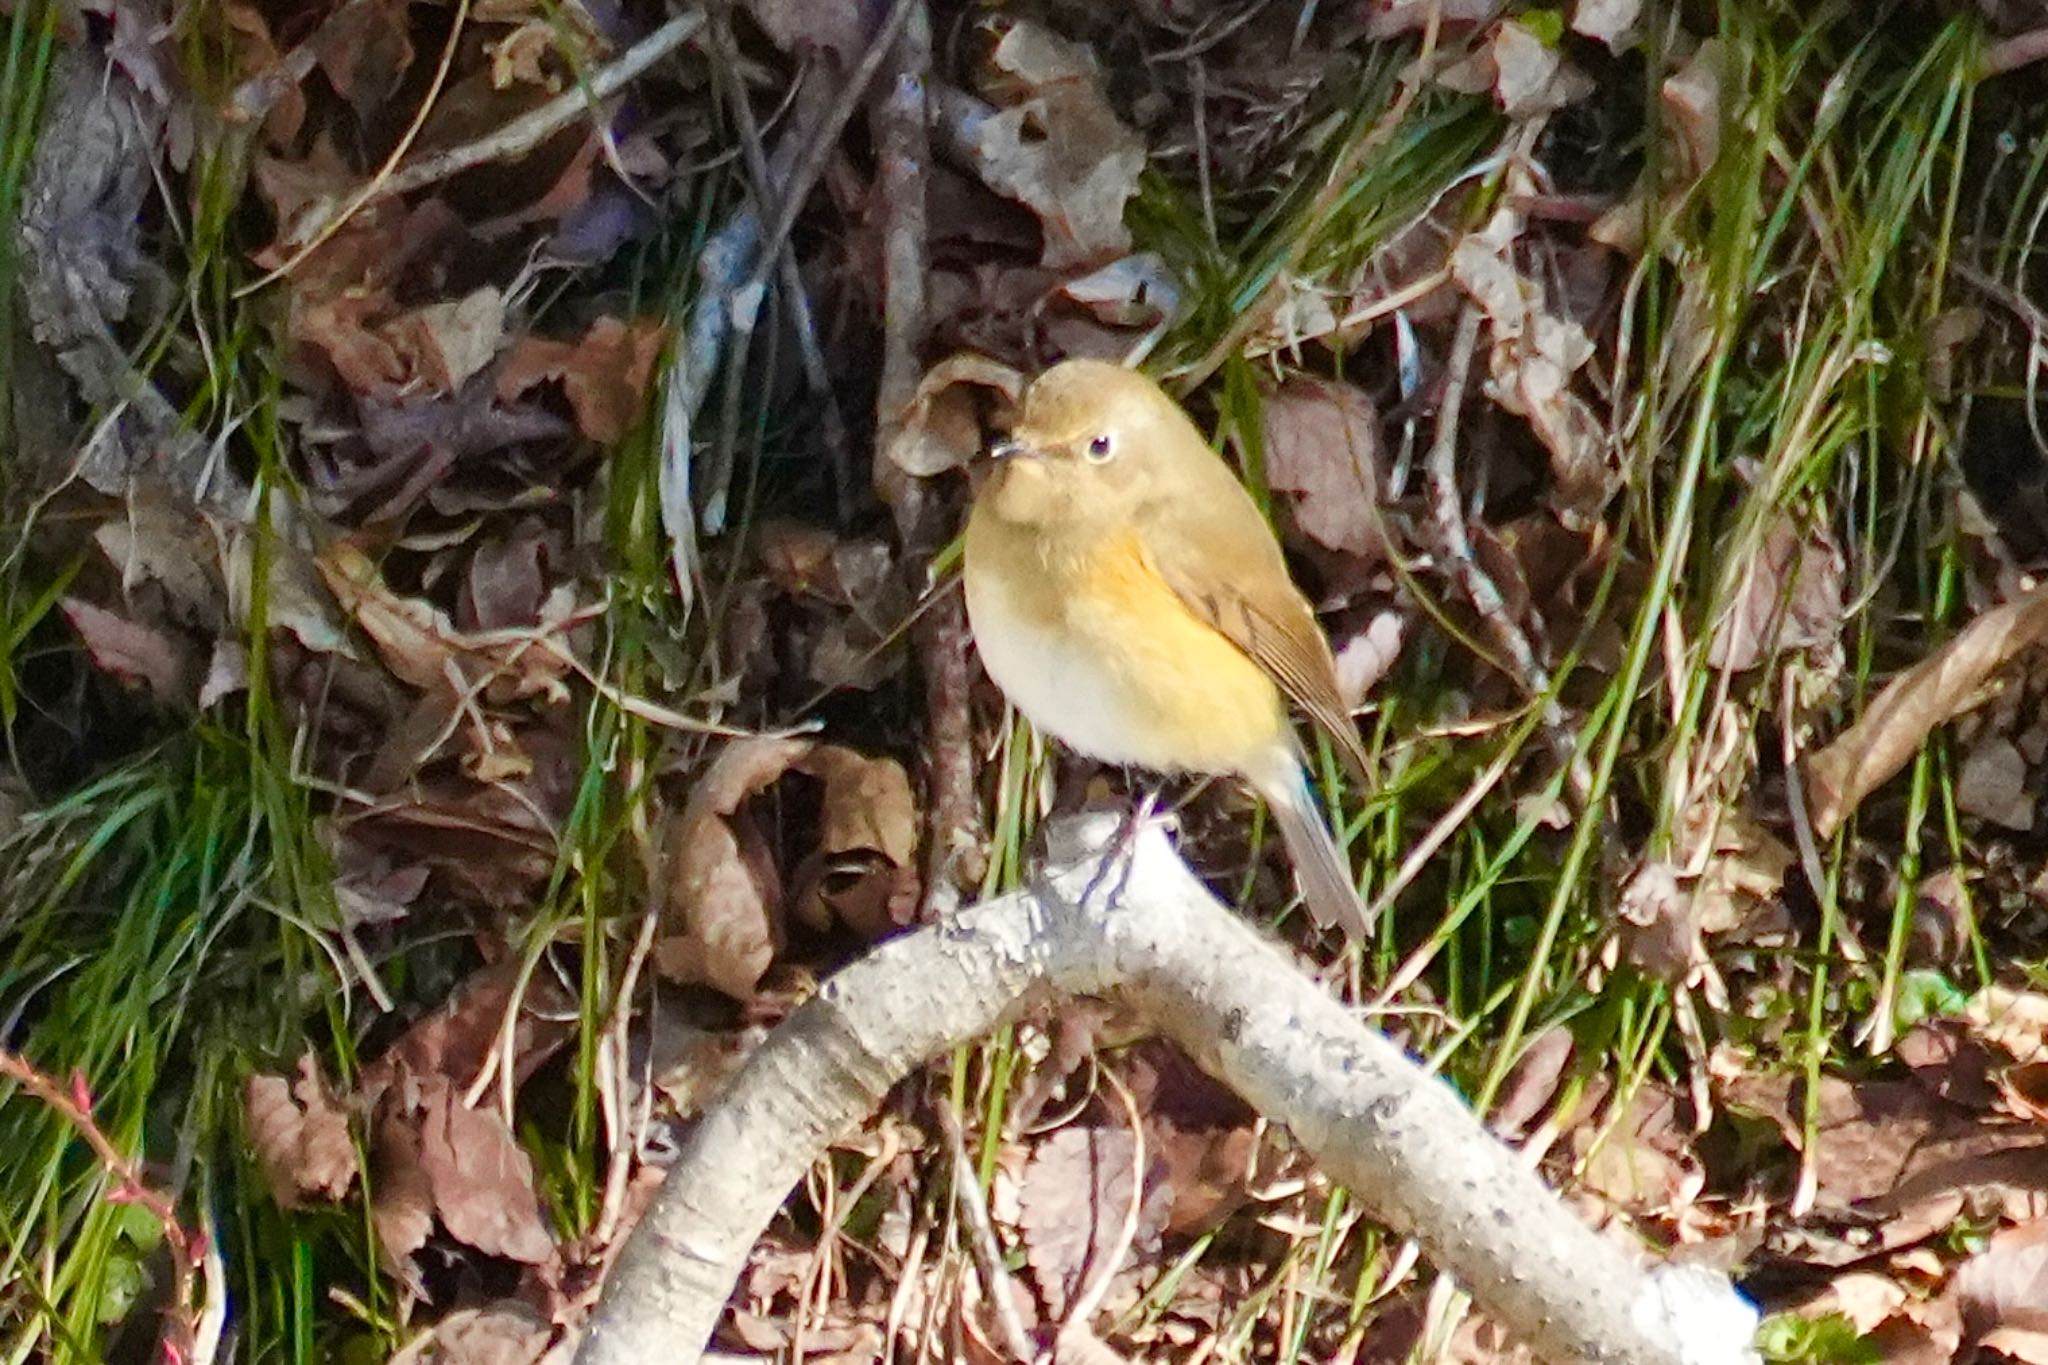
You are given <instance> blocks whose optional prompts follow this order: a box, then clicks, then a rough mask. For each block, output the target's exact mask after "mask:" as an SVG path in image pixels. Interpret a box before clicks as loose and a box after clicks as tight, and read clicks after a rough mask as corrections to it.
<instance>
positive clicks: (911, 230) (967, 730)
mask: <svg viewBox="0 0 2048 1365" xmlns="http://www.w3.org/2000/svg"><path fill="white" fill-rule="evenodd" d="M931 61H932V38H931V18H930V15H929V13H928V12H927V10H926V9H925V6H924V5H923V4H922V3H919V4H916V5H914V6H913V7H912V13H911V14H910V16H909V17H908V18H907V20H906V21H905V22H904V24H903V32H902V36H901V37H900V38H898V39H897V41H896V50H895V53H894V59H893V61H892V64H891V66H890V69H889V79H888V82H887V85H886V86H885V88H884V89H883V90H882V92H881V93H880V95H879V97H878V98H877V99H876V101H875V103H874V106H873V108H872V110H871V112H870V115H869V123H870V127H871V128H872V129H873V132H874V139H875V145H876V147H877V149H878V151H879V158H878V159H879V162H880V165H879V169H878V171H877V180H878V184H877V191H878V198H879V199H880V202H881V203H882V205H883V212H884V214H886V215H887V216H886V219H885V221H884V223H883V228H882V240H883V248H882V376H881V382H880V384H879V385H878V386H877V392H876V396H875V453H874V468H873V473H872V477H873V481H874V487H875V492H876V493H877V494H878V495H879V496H880V497H881V499H882V501H883V502H884V503H886V504H887V505H888V507H889V510H890V512H891V513H892V514H893V516H894V518H895V522H896V532H897V537H898V539H899V540H900V542H901V543H902V546H903V553H904V559H905V561H906V562H907V563H908V564H910V565H911V566H913V568H920V567H921V566H922V565H923V564H924V563H925V561H926V560H927V559H928V558H929V557H930V556H931V555H932V554H934V553H936V551H937V550H938V548H939V545H940V543H941V542H942V541H943V540H944V539H945V538H946V536H947V535H949V534H950V533H951V529H952V527H951V523H950V518H948V517H947V515H946V513H945V511H944V509H943V508H942V507H941V506H940V505H939V502H938V500H937V499H936V497H935V496H934V492H933V489H932V488H931V487H929V486H928V485H927V484H926V483H924V482H923V481H921V480H919V479H916V478H914V477H912V476H911V475H910V474H908V473H906V472H905V471H904V470H902V469H900V468H898V467H897V466H896V464H895V463H894V462H893V461H891V460H890V459H889V456H888V453H887V452H888V451H889V449H890V447H891V446H892V445H893V444H894V443H895V438H896V436H897V434H898V433H899V432H900V431H901V429H902V423H903V416H904V414H905V413H906V412H908V411H909V409H910V405H911V401H912V399H913V397H914V396H915V394H916V392H917V384H918V380H919V378H920V377H921V375H922V373H923V368H924V367H923V363H922V362H923V357H922V348H923V345H924V339H925V333H926V330H927V323H928V316H927V315H928V311H929V301H928V299H927V297H926V293H925V290H926V280H927V278H928V276H929V264H930V263H929V260H928V256H929V242H928V240H927V237H928V233H929V224H928V221H927V218H926V202H925V194H926V187H927V183H928V168H929V166H930V164H931V122H930V117H931V113H930V93H929V92H930V82H931ZM927 595H928V596H930V595H929V594H927ZM931 606H932V609H931V610H930V612H929V613H922V614H920V615H919V616H918V618H917V620H916V624H915V625H913V627H912V629H911V640H912V643H913V645H914V647H915V648H916V651H917V657H918V664H919V667H920V669H921V671H922V672H923V675H924V685H925V737H926V746H925V749H926V753H927V755H928V759H927V762H928V767H927V768H926V787H925V866H924V904H923V906H922V907H921V918H923V919H924V920H926V921H930V920H931V919H934V918H936V917H937V916H939V915H941V914H943V913H945V912H946V911H947V910H949V909H951V908H952V907H953V906H954V905H955V904H957V903H958V897H959V893H960V892H961V890H962V889H964V888H965V887H966V886H968V885H972V884H974V883H977V882H979V881H980V873H981V869H980V868H979V867H978V866H976V864H977V863H978V861H979V852H980V848H981V801H980V796H979V794H978V792H977V790H976V787H975V763H974V720H973V716H972V713H971V712H970V710H969V701H970V695H971V692H972V688H973V678H974V675H973V670H972V667H971V665H970V664H969V662H968V634H967V618H966V613H965V609H964V607H963V605H962V603H961V600H960V598H959V596H958V594H948V595H946V596H944V597H936V596H931Z"/></svg>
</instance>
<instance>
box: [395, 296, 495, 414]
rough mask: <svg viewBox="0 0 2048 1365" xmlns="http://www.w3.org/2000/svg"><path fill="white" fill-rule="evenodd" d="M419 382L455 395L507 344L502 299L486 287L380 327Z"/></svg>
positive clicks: (399, 317)
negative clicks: (456, 391)
mask: <svg viewBox="0 0 2048 1365" xmlns="http://www.w3.org/2000/svg"><path fill="white" fill-rule="evenodd" d="M384 331H385V334H386V335H387V336H388V337H389V338H390V340H391V345H392V348H393V349H394V350H395V351H397V352H398V353H399V354H400V355H402V356H404V357H405V358H406V359H407V360H408V361H409V364H410V369H411V371H412V373H413V374H414V375H415V376H416V377H417V379H418V380H419V384H420V385H421V386H424V388H425V389H426V390H428V391H430V392H435V393H453V392H454V391H455V390H457V389H459V388H461V387H462V385H463V382H464V381H465V380H467V379H468V378H469V377H470V376H471V375H474V374H477V373H479V372H480V371H482V369H483V368H484V366H486V365H488V364H490V363H491V360H492V358H493V357H494V356H496V355H497V353H498V348H499V346H501V345H503V344H504V340H505V296H504V295H503V294H500V293H499V292H498V291H497V290H496V289H494V288H492V287H490V286H488V285H487V286H485V287H484V288H482V289H478V290H476V291H475V292H473V293H471V294H468V295H466V296H464V297H463V298H460V299H448V300H444V301H442V302H440V303H430V304H428V305H427V306H426V307H424V308H415V309H414V310H412V311H411V312H410V313H404V314H401V315H399V316H398V317H397V318H394V319H393V320H392V321H391V322H390V323H389V324H388V325H387V326H386V327H385V329H384Z"/></svg>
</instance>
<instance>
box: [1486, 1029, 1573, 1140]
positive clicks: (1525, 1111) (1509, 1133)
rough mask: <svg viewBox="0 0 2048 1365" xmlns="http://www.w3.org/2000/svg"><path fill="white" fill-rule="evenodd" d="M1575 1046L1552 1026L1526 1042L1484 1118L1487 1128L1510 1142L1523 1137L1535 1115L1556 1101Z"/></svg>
mask: <svg viewBox="0 0 2048 1365" xmlns="http://www.w3.org/2000/svg"><path fill="white" fill-rule="evenodd" d="M1576 1046H1577V1042H1576V1040H1575V1039H1574V1038H1573V1037H1572V1031H1571V1030H1570V1029H1569V1028H1566V1027H1565V1026H1564V1025H1563V1024H1552V1025H1551V1026H1550V1027H1549V1028H1546V1029H1544V1030H1543V1031H1542V1032H1541V1033H1539V1034H1537V1035H1536V1036H1535V1037H1534V1038H1532V1039H1530V1040H1529V1044H1528V1046H1527V1047H1526V1048H1524V1049H1523V1051H1522V1055H1521V1056H1520V1057H1518V1058H1516V1059H1515V1065H1514V1069H1513V1070H1511V1071H1509V1072H1508V1080H1507V1084H1506V1085H1505V1086H1503V1087H1502V1088H1501V1094H1500V1099H1499V1100H1498V1101H1496V1102H1495V1104H1494V1106H1493V1111H1492V1113H1490V1114H1489V1115H1488V1116H1487V1120H1486V1123H1487V1126H1488V1127H1489V1128H1491V1129H1493V1131H1494V1132H1496V1133H1499V1134H1501V1135H1502V1136H1503V1137H1505V1138H1508V1139H1509V1140H1510V1141H1513V1140H1514V1139H1516V1138H1519V1137H1521V1136H1522V1135H1523V1134H1524V1133H1526V1132H1527V1131H1528V1128H1529V1125H1530V1124H1531V1123H1533V1122H1535V1120H1536V1117H1537V1115H1539V1114H1541V1113H1542V1112H1543V1111H1544V1110H1545V1109H1547V1108H1549V1107H1550V1102H1551V1100H1553V1099H1555V1098H1556V1097H1557V1088H1558V1085H1559V1083H1560V1082H1562V1081H1563V1080H1564V1074H1565V1068H1566V1067H1567V1066H1569V1065H1570V1064H1571V1060H1572V1054H1573V1051H1574V1050H1575V1048H1576Z"/></svg>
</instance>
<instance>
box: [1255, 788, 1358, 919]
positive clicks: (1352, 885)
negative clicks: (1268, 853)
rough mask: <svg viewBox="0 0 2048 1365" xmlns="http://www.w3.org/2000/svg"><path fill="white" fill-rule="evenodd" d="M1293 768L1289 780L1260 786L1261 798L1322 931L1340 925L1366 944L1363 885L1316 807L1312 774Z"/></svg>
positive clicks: (1311, 913)
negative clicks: (1360, 893) (1359, 892)
mask: <svg viewBox="0 0 2048 1365" xmlns="http://www.w3.org/2000/svg"><path fill="white" fill-rule="evenodd" d="M1290 766H1291V769H1292V771H1290V772H1289V773H1288V774H1287V777H1286V779H1285V780H1284V781H1277V782H1272V783H1264V782H1262V783H1260V784H1259V787H1260V791H1259V794H1260V795H1261V796H1263V797H1265V798H1266V804H1267V805H1268V806H1269V807H1270V808H1271V809H1272V811H1273V823H1275V824H1277V825H1278V826H1280V837H1281V839H1282V840H1283V841H1284V842H1285V843H1286V845H1287V855H1288V857H1289V858H1291V859H1293V861H1294V877H1295V880H1296V881H1297V882H1299V883H1300V884H1301V898H1302V900H1303V902H1304V903H1305V904H1306V905H1307V906H1308V912H1309V915H1310V916H1311V917H1312V918H1313V919H1314V920H1315V922H1316V923H1317V924H1318V925H1320V926H1321V927H1322V928H1325V929H1327V928H1329V927H1330V926H1331V925H1332V924H1341V925H1343V926H1344V932H1345V934H1346V935H1347V936H1349V937H1350V938H1351V939H1352V941H1353V942H1358V943H1362V942H1364V941H1365V940H1366V939H1369V938H1371V937H1372V926H1371V925H1370V924H1369V923H1367V922H1366V918H1365V902H1364V901H1363V900H1361V899H1360V898H1359V895H1358V882H1357V881H1356V880H1355V879H1354V878H1353V877H1352V874H1351V865H1350V864H1349V863H1348V862H1346V861H1345V858H1344V851H1343V850H1342V849H1340V848H1338V847H1337V840H1336V837H1335V836H1334V835H1332V834H1331V833H1330V826H1329V823H1328V822H1327V821H1326V820H1324V819H1323V812H1322V810H1321V808H1319V807H1318V806H1317V805H1316V798H1315V793H1314V792H1313V791H1311V790H1310V789H1309V783H1308V771H1307V770H1306V769H1305V768H1303V767H1302V766H1301V764H1300V763H1299V762H1298V761H1297V762H1294V763H1293V764H1291V765H1290Z"/></svg>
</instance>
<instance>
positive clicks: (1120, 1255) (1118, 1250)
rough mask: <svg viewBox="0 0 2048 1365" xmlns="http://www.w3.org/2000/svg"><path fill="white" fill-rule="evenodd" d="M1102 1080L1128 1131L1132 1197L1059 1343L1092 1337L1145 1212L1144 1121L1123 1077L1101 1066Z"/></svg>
mask: <svg viewBox="0 0 2048 1365" xmlns="http://www.w3.org/2000/svg"><path fill="white" fill-rule="evenodd" d="M1102 1079H1104V1080H1105V1081H1108V1082H1109V1088H1110V1089H1111V1090H1113V1091H1115V1092H1116V1097H1117V1099H1118V1100H1120V1101H1121V1102H1122V1103H1123V1107H1124V1122H1125V1123H1126V1124H1128V1125H1129V1127H1130V1131H1131V1197H1130V1200H1129V1202H1128V1203H1127V1204H1126V1205H1125V1207H1124V1220H1123V1222H1122V1224H1121V1225H1119V1226H1118V1228H1117V1233H1116V1240H1115V1241H1113V1242H1111V1243H1110V1244H1109V1245H1108V1246H1106V1247H1104V1248H1103V1255H1102V1262H1101V1264H1099V1265H1098V1266H1096V1267H1095V1273H1094V1275H1093V1276H1091V1277H1090V1278H1089V1281H1088V1283H1087V1284H1086V1285H1085V1286H1083V1287H1082V1290H1081V1292H1080V1293H1079V1294H1077V1295H1075V1296H1074V1302H1073V1306H1072V1307H1070V1308H1068V1309H1067V1320H1066V1321H1065V1322H1064V1323H1063V1324H1061V1326H1060V1341H1061V1343H1062V1344H1064V1343H1065V1342H1066V1341H1067V1339H1068V1338H1069V1337H1070V1336H1075V1335H1086V1336H1090V1337H1092V1336H1094V1335H1095V1332H1094V1329H1093V1328H1091V1327H1090V1326H1089V1325H1088V1324H1089V1323H1090V1322H1091V1321H1093V1319H1094V1317H1095V1313H1096V1310H1097V1309H1099V1308H1101V1307H1102V1301H1103V1299H1105V1298H1107V1297H1108V1295H1109V1286H1110V1283H1111V1281H1113V1280H1115V1279H1116V1273H1117V1271H1119V1270H1121V1269H1122V1268H1123V1264H1124V1258H1125V1257H1126V1256H1128V1255H1130V1254H1131V1244H1132V1243H1133V1242H1136V1241H1137V1240H1138V1216H1139V1215H1140V1214H1141V1213H1143V1212H1144V1209H1145V1168H1146V1165H1147V1164H1148V1163H1147V1159H1146V1155H1145V1124H1144V1120H1143V1119H1141V1118H1139V1117H1138V1102H1137V1101H1136V1100H1134V1099H1132V1098H1131V1090H1130V1087H1129V1086H1127V1085H1125V1084H1124V1083H1123V1078H1122V1077H1120V1076H1118V1075H1117V1074H1116V1073H1115V1072H1114V1071H1112V1070H1110V1069H1109V1068H1108V1067H1104V1068H1103V1069H1102Z"/></svg>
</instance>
